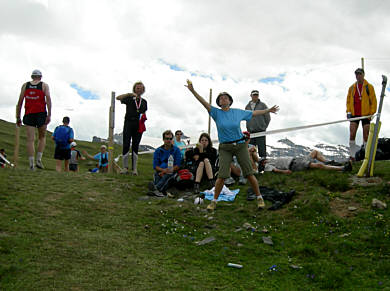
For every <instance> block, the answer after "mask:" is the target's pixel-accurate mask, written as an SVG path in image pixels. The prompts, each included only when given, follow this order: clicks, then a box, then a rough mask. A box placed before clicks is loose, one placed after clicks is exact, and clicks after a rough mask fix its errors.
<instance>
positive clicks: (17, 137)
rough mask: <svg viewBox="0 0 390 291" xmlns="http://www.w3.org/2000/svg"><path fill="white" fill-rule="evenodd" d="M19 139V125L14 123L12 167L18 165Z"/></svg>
mask: <svg viewBox="0 0 390 291" xmlns="http://www.w3.org/2000/svg"><path fill="white" fill-rule="evenodd" d="M19 140H20V126H18V125H17V124H16V129H15V148H14V167H15V168H16V167H17V166H18V159H19Z"/></svg>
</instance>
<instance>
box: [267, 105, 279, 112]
mask: <svg viewBox="0 0 390 291" xmlns="http://www.w3.org/2000/svg"><path fill="white" fill-rule="evenodd" d="M279 109H280V108H279V106H278V105H274V106H272V107H271V108H269V109H268V112H272V113H276V112H278V111H279Z"/></svg>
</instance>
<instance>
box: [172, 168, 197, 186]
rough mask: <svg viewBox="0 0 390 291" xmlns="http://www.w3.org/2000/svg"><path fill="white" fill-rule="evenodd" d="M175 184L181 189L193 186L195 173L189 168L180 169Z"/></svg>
mask: <svg viewBox="0 0 390 291" xmlns="http://www.w3.org/2000/svg"><path fill="white" fill-rule="evenodd" d="M175 186H176V188H178V189H181V190H184V189H186V188H191V187H193V186H194V174H192V173H191V172H190V171H189V170H188V169H182V170H179V171H178V172H177V174H176V177H175Z"/></svg>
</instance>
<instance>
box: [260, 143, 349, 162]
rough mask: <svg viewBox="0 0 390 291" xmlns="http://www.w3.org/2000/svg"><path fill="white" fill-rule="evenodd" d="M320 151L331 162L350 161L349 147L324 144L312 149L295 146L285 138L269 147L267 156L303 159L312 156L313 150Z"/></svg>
mask: <svg viewBox="0 0 390 291" xmlns="http://www.w3.org/2000/svg"><path fill="white" fill-rule="evenodd" d="M314 149H315V150H319V151H321V152H322V154H323V155H324V156H325V158H327V159H329V160H335V161H341V160H345V159H348V157H349V151H348V147H346V146H344V145H337V146H334V145H327V144H323V143H318V144H314V145H313V146H311V147H308V146H303V145H299V144H295V143H294V142H292V141H291V140H289V139H287V138H284V139H280V140H278V141H277V143H274V144H272V145H267V155H268V156H269V157H303V156H307V155H308V154H310V152H311V151H312V150H314Z"/></svg>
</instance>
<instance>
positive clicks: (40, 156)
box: [37, 152, 43, 161]
mask: <svg viewBox="0 0 390 291" xmlns="http://www.w3.org/2000/svg"><path fill="white" fill-rule="evenodd" d="M42 155H43V153H41V152H37V160H38V161H40V160H42Z"/></svg>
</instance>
